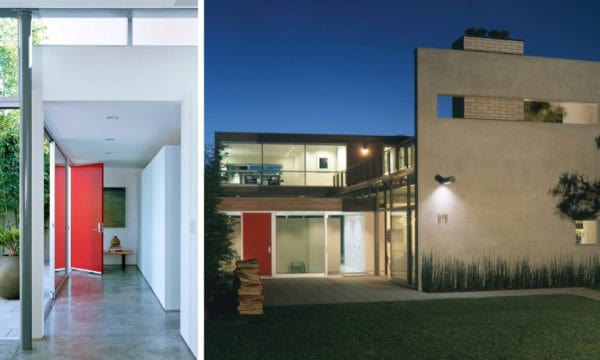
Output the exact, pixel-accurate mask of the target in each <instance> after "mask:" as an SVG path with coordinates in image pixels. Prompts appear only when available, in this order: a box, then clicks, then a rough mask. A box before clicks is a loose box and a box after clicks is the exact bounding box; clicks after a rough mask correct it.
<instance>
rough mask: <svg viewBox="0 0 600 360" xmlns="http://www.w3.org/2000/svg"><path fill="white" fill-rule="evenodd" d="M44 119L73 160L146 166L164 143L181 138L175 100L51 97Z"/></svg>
mask: <svg viewBox="0 0 600 360" xmlns="http://www.w3.org/2000/svg"><path fill="white" fill-rule="evenodd" d="M111 117H116V118H111ZM44 120H45V123H46V127H47V128H48V130H49V131H50V133H51V134H52V136H53V137H54V140H55V141H56V143H57V144H58V146H59V147H60V148H61V149H62V150H63V151H64V153H65V155H66V156H67V157H68V158H69V159H70V160H71V162H72V163H73V164H74V165H81V164H91V163H100V162H101V163H104V164H105V165H107V166H114V167H144V166H146V165H147V164H148V163H149V162H150V160H151V159H152V158H153V157H154V155H156V153H157V152H158V151H159V150H160V148H161V147H162V146H163V145H178V144H179V141H180V132H181V130H180V129H181V126H180V106H179V103H177V102H166V101H161V102H157V101H156V102H155V101H152V102H150V101H51V102H45V103H44ZM106 139H114V140H113V141H110V140H106ZM107 153H110V154H107Z"/></svg>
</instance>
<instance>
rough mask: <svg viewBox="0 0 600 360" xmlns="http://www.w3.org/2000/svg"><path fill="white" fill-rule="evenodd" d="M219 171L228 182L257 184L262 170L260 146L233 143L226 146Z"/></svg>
mask: <svg viewBox="0 0 600 360" xmlns="http://www.w3.org/2000/svg"><path fill="white" fill-rule="evenodd" d="M221 171H223V175H224V177H225V182H226V183H228V184H253V185H256V184H259V183H260V180H261V179H260V175H261V172H262V147H261V145H260V144H235V145H234V146H227V147H226V148H225V154H224V156H223V164H221Z"/></svg>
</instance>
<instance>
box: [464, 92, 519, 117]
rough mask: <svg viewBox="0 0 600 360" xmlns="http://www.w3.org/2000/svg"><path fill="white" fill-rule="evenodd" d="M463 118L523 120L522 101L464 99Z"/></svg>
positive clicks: (479, 98)
mask: <svg viewBox="0 0 600 360" xmlns="http://www.w3.org/2000/svg"><path fill="white" fill-rule="evenodd" d="M464 118H465V119H489V120H523V119H524V118H525V114H524V104H523V100H520V99H500V98H484V97H465V98H464Z"/></svg>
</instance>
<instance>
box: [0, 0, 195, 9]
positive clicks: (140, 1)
mask: <svg viewBox="0 0 600 360" xmlns="http://www.w3.org/2000/svg"><path fill="white" fill-rule="evenodd" d="M0 7H2V8H36V9H44V8H46V9H64V8H69V9H86V8H93V9H119V8H130V9H135V8H169V7H198V0H95V1H89V0H88V1H81V0H2V3H1V4H0Z"/></svg>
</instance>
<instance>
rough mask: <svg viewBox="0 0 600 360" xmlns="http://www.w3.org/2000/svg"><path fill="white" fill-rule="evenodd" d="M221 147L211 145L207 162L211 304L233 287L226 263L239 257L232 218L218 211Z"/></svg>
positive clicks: (206, 219) (207, 288) (206, 261)
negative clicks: (236, 250)
mask: <svg viewBox="0 0 600 360" xmlns="http://www.w3.org/2000/svg"><path fill="white" fill-rule="evenodd" d="M222 150H223V148H222V147H221V146H217V147H216V148H215V149H211V148H207V150H206V161H205V164H204V294H205V295H204V296H205V302H206V303H207V304H208V305H211V304H213V302H214V301H215V299H217V298H218V297H219V296H220V295H222V294H225V293H228V292H229V291H230V290H231V286H232V285H231V278H230V277H228V276H227V274H226V273H225V271H224V269H223V265H225V264H227V263H229V262H231V261H232V260H233V259H234V257H235V252H234V251H233V248H232V243H231V233H232V231H233V229H232V224H231V222H230V220H229V217H228V216H227V215H225V214H221V213H219V211H218V206H219V202H220V196H221V194H222V188H221V186H222V185H221V181H222V180H223V178H222V173H221V168H220V164H221V159H222Z"/></svg>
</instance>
